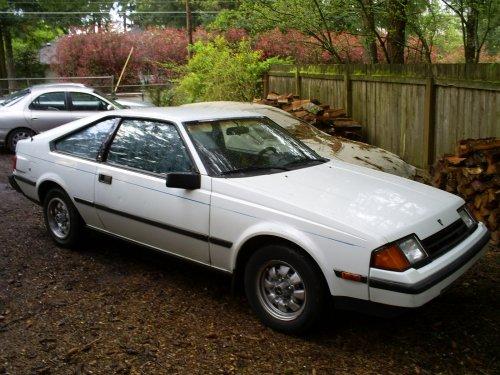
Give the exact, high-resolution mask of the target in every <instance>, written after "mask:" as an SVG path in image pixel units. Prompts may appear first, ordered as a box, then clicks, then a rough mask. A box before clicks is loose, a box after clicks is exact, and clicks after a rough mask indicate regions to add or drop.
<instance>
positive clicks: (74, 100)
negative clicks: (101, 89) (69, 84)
mask: <svg viewBox="0 0 500 375" xmlns="http://www.w3.org/2000/svg"><path fill="white" fill-rule="evenodd" d="M108 105H109V103H107V102H106V101H104V100H102V99H101V98H99V97H97V96H95V95H94V94H90V93H87V92H78V91H71V92H69V109H70V110H71V112H72V114H73V116H74V117H75V118H83V117H87V116H91V115H94V114H95V113H97V112H100V111H107V110H108Z"/></svg>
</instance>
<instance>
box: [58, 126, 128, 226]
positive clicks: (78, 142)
mask: <svg viewBox="0 0 500 375" xmlns="http://www.w3.org/2000/svg"><path fill="white" fill-rule="evenodd" d="M119 120H120V119H119V118H117V117H106V118H103V119H99V120H97V121H95V122H93V123H91V124H89V125H88V126H85V127H83V128H81V129H78V130H76V131H74V132H72V133H70V134H67V135H65V136H63V137H61V138H59V139H57V140H55V141H53V142H52V143H51V145H50V148H51V152H52V153H53V155H54V156H55V159H54V160H55V162H54V164H53V168H54V171H55V172H56V174H57V175H58V176H60V177H61V178H62V180H63V181H64V183H65V186H64V187H65V189H66V192H67V193H68V195H69V196H70V197H71V198H72V199H73V200H74V201H75V204H76V206H77V208H78V212H79V213H80V215H81V216H82V217H83V220H84V221H85V223H86V224H87V225H90V226H92V227H96V228H101V229H102V223H101V221H100V219H99V217H98V216H97V213H96V210H95V207H94V200H95V199H94V188H95V186H94V185H95V176H96V173H97V165H98V163H97V157H98V155H99V152H100V151H101V148H102V145H103V144H104V142H105V141H106V140H107V139H109V137H110V136H111V135H112V134H113V132H114V130H115V129H116V127H117V125H118V122H119Z"/></svg>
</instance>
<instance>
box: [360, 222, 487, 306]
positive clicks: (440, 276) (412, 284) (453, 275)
mask: <svg viewBox="0 0 500 375" xmlns="http://www.w3.org/2000/svg"><path fill="white" fill-rule="evenodd" d="M489 238H490V233H489V232H488V230H487V229H486V227H485V226H484V224H482V223H479V225H478V228H477V229H476V230H475V231H474V232H473V233H472V234H471V235H470V236H469V237H468V238H467V239H465V240H464V241H463V242H462V243H460V244H459V245H458V246H456V247H455V248H454V249H453V250H451V251H449V252H448V253H446V254H444V255H443V256H441V257H439V258H437V259H435V260H434V261H433V262H432V263H429V264H428V265H426V266H425V267H422V268H419V269H410V270H408V271H405V272H391V271H385V270H379V269H375V268H372V269H370V277H369V278H368V285H369V293H370V301H372V302H377V303H382V304H386V305H392V306H400V307H419V306H422V305H424V304H425V303H427V302H429V301H430V300H432V299H433V298H435V297H437V296H439V295H440V294H441V293H442V292H443V291H444V290H445V289H446V288H447V287H448V286H449V285H450V284H451V283H453V282H454V281H455V280H456V279H458V278H459V277H460V276H461V275H463V274H464V273H465V272H466V271H467V270H468V269H469V268H470V267H471V266H472V265H473V264H474V263H476V262H477V260H478V259H479V258H480V257H481V256H482V255H483V254H484V251H485V247H486V245H487V244H488V241H489Z"/></svg>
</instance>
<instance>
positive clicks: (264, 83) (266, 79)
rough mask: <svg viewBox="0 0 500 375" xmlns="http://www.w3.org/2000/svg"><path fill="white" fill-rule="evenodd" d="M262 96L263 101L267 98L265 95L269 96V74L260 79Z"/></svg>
mask: <svg viewBox="0 0 500 375" xmlns="http://www.w3.org/2000/svg"><path fill="white" fill-rule="evenodd" d="M262 91H263V92H262V94H263V99H266V98H267V94H269V74H268V73H264V76H263V77H262Z"/></svg>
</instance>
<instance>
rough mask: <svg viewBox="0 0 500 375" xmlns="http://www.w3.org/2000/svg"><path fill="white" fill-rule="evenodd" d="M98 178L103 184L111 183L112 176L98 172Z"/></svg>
mask: <svg viewBox="0 0 500 375" xmlns="http://www.w3.org/2000/svg"><path fill="white" fill-rule="evenodd" d="M98 180H99V182H102V183H103V184H108V185H111V181H112V180H113V177H111V176H108V175H105V174H102V173H99V177H98Z"/></svg>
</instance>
